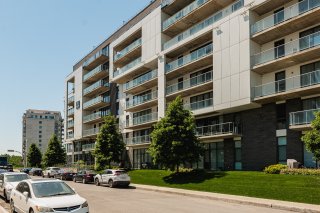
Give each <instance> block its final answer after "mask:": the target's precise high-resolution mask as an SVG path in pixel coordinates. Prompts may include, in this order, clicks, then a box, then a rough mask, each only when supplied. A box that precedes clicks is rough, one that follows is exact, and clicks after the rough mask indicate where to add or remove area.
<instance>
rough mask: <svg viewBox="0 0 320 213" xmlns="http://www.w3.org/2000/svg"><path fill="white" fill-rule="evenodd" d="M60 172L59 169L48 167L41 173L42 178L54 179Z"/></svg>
mask: <svg viewBox="0 0 320 213" xmlns="http://www.w3.org/2000/svg"><path fill="white" fill-rule="evenodd" d="M59 171H60V168H59V167H48V168H46V170H44V171H43V175H42V177H48V178H51V177H54V175H56V174H57V173H58V172H59Z"/></svg>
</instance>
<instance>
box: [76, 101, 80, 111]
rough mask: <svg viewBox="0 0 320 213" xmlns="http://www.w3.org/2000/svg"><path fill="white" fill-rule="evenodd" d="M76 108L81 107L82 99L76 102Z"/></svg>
mask: <svg viewBox="0 0 320 213" xmlns="http://www.w3.org/2000/svg"><path fill="white" fill-rule="evenodd" d="M76 109H80V101H77V102H76Z"/></svg>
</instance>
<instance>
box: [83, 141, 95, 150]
mask: <svg viewBox="0 0 320 213" xmlns="http://www.w3.org/2000/svg"><path fill="white" fill-rule="evenodd" d="M95 147H96V144H94V143H91V144H84V145H82V151H84V152H89V151H92V150H94V149H95Z"/></svg>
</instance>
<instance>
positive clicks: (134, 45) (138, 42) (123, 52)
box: [114, 38, 142, 61]
mask: <svg viewBox="0 0 320 213" xmlns="http://www.w3.org/2000/svg"><path fill="white" fill-rule="evenodd" d="M141 44H142V40H141V38H139V39H137V40H135V41H134V42H133V43H131V44H130V45H129V46H127V47H126V48H124V49H123V50H121V51H119V52H117V53H116V54H115V56H114V61H117V60H119V59H120V58H122V57H124V56H126V55H127V54H128V53H129V52H131V51H132V50H134V49H136V48H137V47H139V46H141Z"/></svg>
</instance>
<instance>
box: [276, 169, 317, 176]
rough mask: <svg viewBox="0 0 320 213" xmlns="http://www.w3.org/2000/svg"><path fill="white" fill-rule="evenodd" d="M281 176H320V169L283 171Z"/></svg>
mask: <svg viewBox="0 0 320 213" xmlns="http://www.w3.org/2000/svg"><path fill="white" fill-rule="evenodd" d="M280 174H284V175H313V176H320V169H288V168H287V169H282V170H281V172H280Z"/></svg>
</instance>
